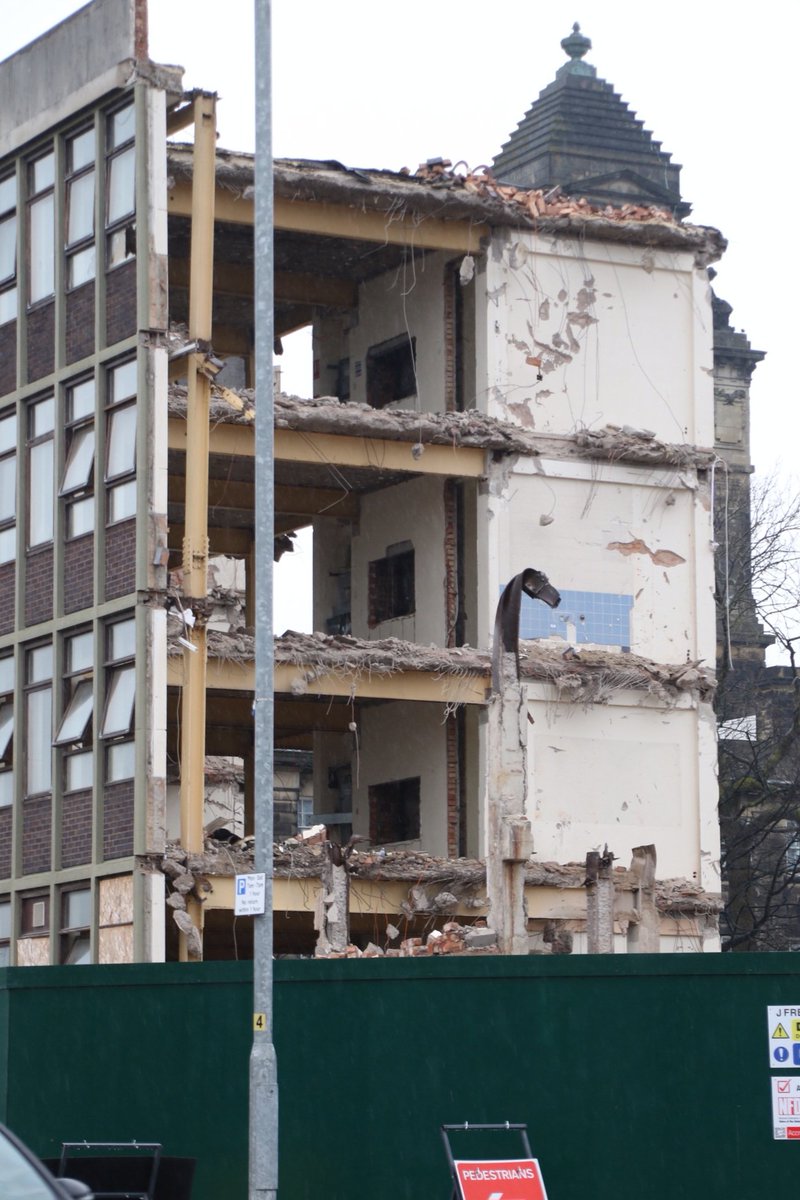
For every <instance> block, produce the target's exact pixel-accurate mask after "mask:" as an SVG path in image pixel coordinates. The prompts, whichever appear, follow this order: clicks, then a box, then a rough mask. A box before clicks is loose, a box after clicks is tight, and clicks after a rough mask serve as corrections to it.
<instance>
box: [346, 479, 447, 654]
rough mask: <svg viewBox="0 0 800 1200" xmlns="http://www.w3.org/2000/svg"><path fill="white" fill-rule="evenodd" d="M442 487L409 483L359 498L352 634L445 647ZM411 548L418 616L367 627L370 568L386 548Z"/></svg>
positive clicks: (436, 483) (436, 481)
mask: <svg viewBox="0 0 800 1200" xmlns="http://www.w3.org/2000/svg"><path fill="white" fill-rule="evenodd" d="M443 489H444V482H443V480H442V479H440V478H438V477H427V478H419V479H411V480H409V481H408V483H400V484H397V485H396V486H395V487H391V488H386V489H385V490H384V491H380V492H373V493H370V494H369V495H366V496H364V497H363V498H362V501H361V520H360V522H359V526H358V533H357V534H356V535H355V536H354V537H353V544H352V578H351V587H352V613H353V634H354V636H355V637H363V638H371V639H374V638H385V637H398V638H402V639H403V640H404V641H409V642H419V643H421V644H422V645H429V644H430V643H431V642H433V643H435V644H436V645H437V646H443V645H444V644H445V642H446V630H445V593H444V577H445V567H444V501H443ZM404 541H410V542H411V543H412V544H413V546H414V570H415V581H414V585H415V602H416V612H415V613H412V614H411V615H409V616H407V617H398V618H395V619H393V620H390V621H383V622H382V623H381V624H380V625H376V626H374V627H373V628H372V629H370V627H369V625H368V582H369V563H370V562H371V561H372V560H373V559H378V558H383V557H384V555H385V554H386V548H387V546H391V545H394V544H396V543H397V542H404Z"/></svg>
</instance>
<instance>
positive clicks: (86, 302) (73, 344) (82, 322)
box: [66, 280, 94, 363]
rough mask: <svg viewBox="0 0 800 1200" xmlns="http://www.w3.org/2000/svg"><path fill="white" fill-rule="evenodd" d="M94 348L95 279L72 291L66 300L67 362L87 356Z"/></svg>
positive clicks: (76, 360)
mask: <svg viewBox="0 0 800 1200" xmlns="http://www.w3.org/2000/svg"><path fill="white" fill-rule="evenodd" d="M93 350H94V280H91V281H90V282H89V283H84V284H83V286H82V287H79V288H76V289H75V291H74V292H70V293H69V295H68V296H67V302H66V354H67V362H68V363H74V362H78V361H79V359H81V358H87V357H88V356H89V355H90V354H91V353H92V351H93Z"/></svg>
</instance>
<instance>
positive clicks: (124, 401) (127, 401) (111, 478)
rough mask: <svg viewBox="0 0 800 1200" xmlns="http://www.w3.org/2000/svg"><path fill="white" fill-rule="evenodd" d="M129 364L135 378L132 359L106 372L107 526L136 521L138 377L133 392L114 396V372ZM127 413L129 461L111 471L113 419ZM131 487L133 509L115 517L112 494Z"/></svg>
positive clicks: (125, 360) (105, 457)
mask: <svg viewBox="0 0 800 1200" xmlns="http://www.w3.org/2000/svg"><path fill="white" fill-rule="evenodd" d="M132 363H133V364H136V366H135V370H134V375H135V376H136V375H137V373H138V363H137V359H136V357H135V356H134V357H129V358H126V359H122V360H120V361H119V362H116V363H111V364H110V365H109V366H108V368H107V370H106V405H105V427H106V436H105V448H104V460H103V480H104V483H105V487H106V526H110V525H118V524H120V523H121V522H122V521H129V520H131V519H132V518H135V517H136V510H137V507H138V504H137V501H136V494H135V493H136V489H135V484H136V458H137V455H136V436H137V429H138V422H139V411H138V378H137V379H136V383H135V385H134V387H135V390H134V391H133V393H132V394H131V393H126V394H125V395H123V396H122V397H120V398H117V396H116V394H115V393H116V379H117V376H116V375H115V372H116V371H118V370H120V369H121V368H123V367H127V366H129V365H130V364H132ZM128 410H133V424H134V427H133V436H132V438H130V439H128V441H129V443H130V446H131V460H130V462H129V463H128V464H127V465H126V466H125V467H124V468H123V469H121V470H113V471H112V470H111V468H110V463H111V458H112V452H113V453H116V445H115V425H116V422H115V418H118V417H122V416H123V414H125V413H126V412H128ZM120 428H122V426H120ZM118 436H119V437H120V439H121V440H123V442H124V444H128V443H127V442H126V441H125V439H124V438H123V437H122V434H119V435H118ZM95 453H96V447H95ZM131 485H134V503H133V505H132V506H131V505H129V506H128V507H126V508H125V510H124V511H123V513H122V515H121V516H119V515H115V512H114V494H115V493H117V492H121V490H122V489H123V488H128V487H130V486H131Z"/></svg>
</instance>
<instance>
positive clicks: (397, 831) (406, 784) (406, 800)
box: [369, 777, 420, 846]
mask: <svg viewBox="0 0 800 1200" xmlns="http://www.w3.org/2000/svg"><path fill="white" fill-rule="evenodd" d="M419 784H420V781H419V777H417V778H415V779H394V780H392V781H391V782H390V783H377V784H373V785H372V787H371V788H370V789H369V813H370V818H369V826H370V829H369V836H370V841H371V842H372V843H373V845H378V846H380V845H385V844H386V843H387V842H410V841H415V840H416V839H417V838H419V834H420V816H419V790H420V789H419Z"/></svg>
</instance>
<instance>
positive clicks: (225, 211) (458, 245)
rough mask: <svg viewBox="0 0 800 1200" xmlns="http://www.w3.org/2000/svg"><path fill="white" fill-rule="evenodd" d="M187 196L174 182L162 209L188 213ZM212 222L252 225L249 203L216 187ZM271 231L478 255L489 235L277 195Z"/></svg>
mask: <svg viewBox="0 0 800 1200" xmlns="http://www.w3.org/2000/svg"><path fill="white" fill-rule="evenodd" d="M191 194H192V188H191V184H190V183H189V182H187V181H186V180H179V181H177V182H176V183H175V184H174V186H173V187H172V188H171V189H170V191H169V194H168V211H169V212H170V213H171V214H173V215H174V216H181V217H187V216H189V215H190V214H191ZM217 220H218V221H227V222H229V223H231V224H234V225H252V224H253V220H254V205H253V201H252V200H251V199H245V198H243V197H241V196H235V195H233V194H232V193H231V192H229V191H226V190H225V189H223V188H219V189H218V190H217ZM275 229H276V230H282V229H285V230H287V231H290V232H292V233H310V234H316V235H317V236H319V237H335V238H350V239H354V240H356V241H362V242H378V243H379V244H380V245H393V246H409V247H415V248H417V249H420V250H447V251H450V252H452V253H460V254H476V253H478V252H479V251H480V243H481V238H483V237H486V236H488V234H489V226H488V225H484V224H479V223H476V222H470V221H464V220H456V221H443V220H442V219H441V218H440V217H423V216H420V215H419V214H418V213H417V214H415V213H413V212H410V213H409V214H408V215H407V216H402V217H400V216H390V215H389V214H388V213H380V212H364V211H362V210H361V209H358V208H355V207H352V208H351V207H349V206H347V205H343V204H328V203H325V202H320V201H315V200H288V199H286V198H285V197H282V196H276V197H275Z"/></svg>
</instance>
